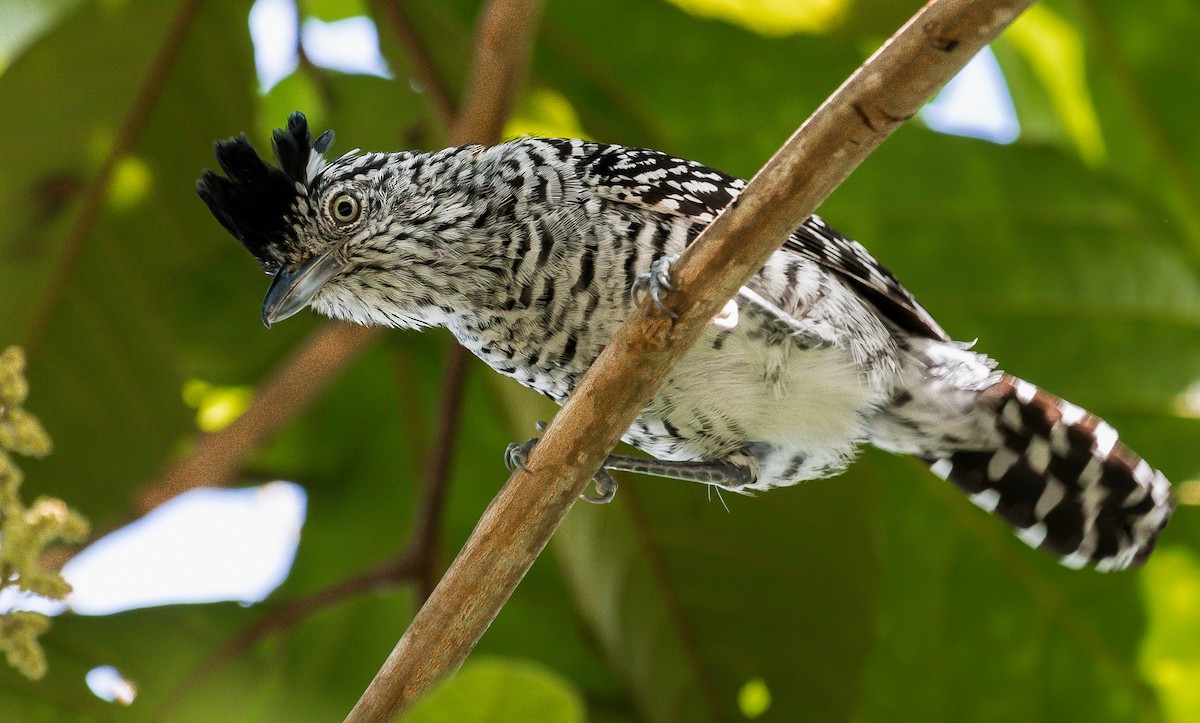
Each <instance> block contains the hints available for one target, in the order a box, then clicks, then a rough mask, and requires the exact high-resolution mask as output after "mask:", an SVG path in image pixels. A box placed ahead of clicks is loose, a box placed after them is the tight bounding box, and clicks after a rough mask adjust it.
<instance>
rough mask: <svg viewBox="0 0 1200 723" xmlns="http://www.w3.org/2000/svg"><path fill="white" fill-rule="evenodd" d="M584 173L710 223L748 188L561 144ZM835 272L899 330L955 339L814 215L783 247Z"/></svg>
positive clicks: (648, 203)
mask: <svg viewBox="0 0 1200 723" xmlns="http://www.w3.org/2000/svg"><path fill="white" fill-rule="evenodd" d="M558 143H560V144H565V145H564V146H562V149H563V151H567V152H569V153H570V154H571V155H572V156H574V159H575V161H576V162H577V163H580V164H581V167H582V168H583V172H584V173H583V175H584V178H583V180H584V182H585V183H586V184H588V185H589V186H590V187H591V191H592V193H594V194H596V195H597V196H599V197H601V198H605V199H608V200H610V201H615V202H618V203H627V204H632V205H637V206H640V207H642V208H645V209H648V210H651V211H654V212H657V213H662V214H668V215H672V216H681V217H686V218H689V219H692V220H694V221H696V222H698V223H701V224H707V223H711V222H712V220H713V219H714V218H716V216H717V214H718V213H720V211H721V209H723V208H725V206H727V205H728V204H729V202H730V201H732V200H733V199H734V198H736V197H737V195H738V194H739V193H741V191H742V189H744V188H745V187H746V182H745V181H743V180H742V179H740V178H735V177H733V176H730V175H729V174H727V173H722V172H721V171H718V170H715V169H713V168H709V167H708V166H705V165H704V164H702V163H697V162H695V161H688V160H684V159H682V158H676V157H674V156H670V155H667V154H666V153H662V152H660V151H655V150H650V149H645V148H624V147H622V146H611V145H600V144H595V143H588V142H585V141H558ZM783 248H784V250H786V251H790V252H792V253H795V254H798V255H800V256H802V257H804V258H805V259H808V260H809V261H811V262H813V263H815V264H817V265H819V266H821V267H823V268H825V269H828V270H829V271H831V272H833V273H834V274H836V275H837V276H839V277H840V278H842V279H843V280H844V281H845V282H846V283H848V284H849V285H850V286H852V287H853V288H854V289H855V290H857V291H858V292H859V293H861V294H862V295H863V296H864V297H865V298H867V299H868V300H870V301H871V303H872V304H874V305H875V307H876V308H878V309H879V311H880V313H881V314H883V316H884V317H886V318H887V319H889V320H890V321H891V322H892V323H894V324H896V326H898V327H900V328H902V329H904V330H906V331H909V332H911V333H913V334H917V335H920V336H926V337H929V338H932V339H939V340H943V341H948V340H949V338H950V337H949V336H948V335H947V334H946V332H945V331H943V330H942V328H941V327H940V326H939V325H938V323H937V322H936V321H934V320H933V317H932V316H930V315H929V313H928V312H927V311H925V309H923V308H922V307H921V305H920V304H918V303H917V301H916V299H914V298H913V295H912V294H911V293H909V291H908V289H906V288H904V286H903V285H902V284H901V283H900V282H899V281H898V280H897V279H896V277H895V276H893V275H892V273H891V272H890V271H888V270H887V268H886V267H884V266H883V264H881V263H879V262H878V261H877V260H876V259H875V258H874V257H873V256H871V254H870V252H868V251H867V250H866V248H864V247H863V246H862V244H859V243H858V242H857V241H854V240H852V239H849V238H847V237H845V236H843V235H842V234H840V233H838V232H837V231H835V230H834V229H833V228H831V227H830V226H829V225H828V224H826V223H825V221H824V220H822V219H821V218H820V217H819V216H811V217H809V218H808V220H806V221H805V222H804V224H803V225H802V226H801V227H800V228H798V229H796V231H795V232H794V233H793V234H792V236H791V238H789V239H788V240H787V241H786V242H785V243H784V245H783Z"/></svg>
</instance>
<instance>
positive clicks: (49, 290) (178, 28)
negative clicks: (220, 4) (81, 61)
mask: <svg viewBox="0 0 1200 723" xmlns="http://www.w3.org/2000/svg"><path fill="white" fill-rule="evenodd" d="M200 5H201V1H200V0H183V1H182V2H181V3H180V4H179V8H178V9H177V10H176V11H175V16H174V17H173V18H172V19H171V25H170V27H168V28H167V34H166V37H164V38H163V41H162V45H161V46H159V49H158V52H157V54H155V56H154V59H153V60H152V61H151V62H150V70H149V72H148V73H146V78H145V80H143V81H142V85H141V87H139V88H138V91H137V95H136V96H134V99H133V104H132V105H130V107H129V113H128V114H126V116H125V118H124V120H122V121H121V127H120V128H119V129H118V130H117V136H116V138H114V139H113V144H112V146H111V147H110V148H109V149H108V154H107V155H105V157H104V162H103V163H101V164H100V169H99V170H98V171H96V177H95V178H93V179H92V182H91V183H89V184H88V186H87V189H86V190H85V191H84V195H83V201H82V203H81V206H80V209H79V214H78V215H77V216H76V217H75V221H74V223H73V224H71V228H70V230H69V231H67V235H66V238H65V239H64V241H63V248H62V252H61V253H60V254H59V257H58V259H57V260H56V262H55V264H54V271H53V272H52V273H51V276H50V280H49V281H48V282H47V283H46V291H45V293H44V294H43V295H42V298H41V301H40V302H39V303H38V306H37V309H36V310H35V311H34V313H33V320H32V321H31V322H30V324H29V332H28V333H27V334H26V335H25V344H24V347H25V354H26V356H28V357H29V358H30V359H32V358H33V357H35V356H36V355H37V353H38V351H39V349H40V348H41V345H42V340H43V338H44V337H45V335H46V331H47V330H48V329H49V327H50V321H51V319H53V318H54V314H55V313H56V312H57V311H58V307H59V305H60V304H62V300H63V296H64V294H66V293H67V284H68V283H69V282H70V280H71V277H72V275H73V274H74V273H75V267H76V266H78V265H79V258H80V256H82V254H83V248H84V245H85V244H86V243H87V240H88V239H89V238H91V235H92V229H94V228H95V227H96V222H97V221H98V220H99V219H100V213H101V212H102V211H103V210H104V199H105V196H106V194H107V193H108V188H109V185H110V184H111V182H112V178H113V172H114V171H115V170H116V168H117V163H119V162H120V161H121V159H122V158H123V157H124V156H125V154H127V153H129V151H130V149H132V148H133V144H134V142H135V141H136V140H137V138H138V136H139V135H141V133H142V130H143V129H144V128H145V127H146V121H147V120H149V118H150V111H152V110H153V109H154V105H155V103H157V102H158V98H159V96H161V95H162V92H163V88H164V87H166V84H167V79H168V78H169V77H170V75H171V71H172V70H173V69H174V68H175V61H176V60H178V59H179V54H180V52H181V51H182V50H183V41H184V40H186V39H187V36H188V33H189V32H190V31H191V29H192V23H193V22H195V20H196V14H197V13H198V12H199V11H200Z"/></svg>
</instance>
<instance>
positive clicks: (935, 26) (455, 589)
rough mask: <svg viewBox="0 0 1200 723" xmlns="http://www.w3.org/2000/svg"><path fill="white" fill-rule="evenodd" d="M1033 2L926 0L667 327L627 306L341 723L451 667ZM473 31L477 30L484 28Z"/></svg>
mask: <svg viewBox="0 0 1200 723" xmlns="http://www.w3.org/2000/svg"><path fill="white" fill-rule="evenodd" d="M1032 4H1033V0H975V1H971V0H932V2H930V3H929V4H927V5H926V6H925V7H924V8H923V9H922V10H921V11H920V12H919V13H918V14H917V15H916V16H914V17H913V18H912V19H911V20H909V22H908V23H907V24H905V26H904V27H903V28H901V29H900V30H899V31H898V32H897V33H896V34H895V35H894V36H892V38H891V39H889V40H888V41H887V42H886V43H884V45H883V46H882V47H881V48H880V49H879V50H878V51H877V52H876V53H875V54H874V55H873V56H872V57H871V58H870V59H868V60H867V62H866V63H864V65H863V66H862V67H861V68H859V69H858V70H857V71H856V72H855V73H854V74H853V75H852V76H851V77H850V78H849V79H848V80H847V81H846V82H845V83H844V84H843V85H842V86H841V87H840V88H839V89H838V90H837V91H836V92H835V93H834V94H833V95H832V96H831V97H830V98H829V99H828V100H827V101H826V102H825V103H824V104H822V106H821V107H820V108H818V109H817V111H816V113H814V114H813V116H812V117H810V118H809V119H808V120H807V121H806V122H805V123H804V125H803V126H801V127H800V129H799V130H798V131H797V132H796V133H795V134H794V135H793V136H792V137H791V138H790V139H789V140H788V142H787V143H786V144H785V145H784V147H783V148H781V149H780V150H779V151H778V152H777V153H776V154H775V156H774V157H772V158H771V160H770V161H768V163H767V164H766V165H765V166H764V167H763V169H762V170H760V171H759V172H758V174H756V176H755V177H754V179H752V180H751V182H750V184H749V185H748V186H747V187H746V189H745V191H744V192H743V193H742V195H741V196H740V197H739V198H738V199H737V200H736V201H734V202H733V203H732V204H730V206H729V207H728V208H726V209H725V211H724V212H722V213H721V215H720V216H718V218H717V219H716V220H715V221H714V222H713V223H712V224H711V225H710V226H709V227H708V228H707V229H705V231H704V232H703V233H702V234H701V235H700V237H699V238H698V239H697V240H696V242H695V243H694V244H692V246H690V247H689V248H688V250H687V252H685V253H684V254H683V256H682V257H681V258H680V260H679V261H678V262H677V263H676V264H675V265H674V266H673V280H674V282H675V286H676V287H677V288H678V289H679V291H678V292H676V293H674V294H672V297H671V305H672V307H673V309H674V311H675V312H676V313H677V315H678V318H677V319H676V320H675V321H674V322H673V323H672V322H671V321H670V320H668V319H665V318H663V317H661V316H656V315H652V314H650V313H648V311H647V308H646V307H643V308H642V309H639V310H637V311H635V312H634V314H633V315H632V316H631V318H630V319H629V320H628V321H627V322H626V323H625V324H624V325H623V326H622V327H621V329H620V330H619V331H618V333H617V334H616V336H615V337H614V339H613V341H612V342H611V343H610V344H609V345H608V346H607V347H606V348H605V350H604V352H603V353H602V354H601V355H600V358H599V359H597V361H596V363H595V364H594V365H593V367H592V369H591V370H590V371H589V372H588V374H587V375H586V376H585V378H584V379H583V380H582V381H581V383H580V384H579V386H578V387H577V388H576V389H575V391H574V393H573V394H572V395H571V397H570V398H569V399H568V400H567V403H566V404H565V405H564V407H563V409H562V411H561V412H560V413H559V414H558V415H557V416H556V417H555V418H554V421H553V422H552V423H551V425H550V427H549V429H547V430H546V433H545V435H544V436H543V437H542V440H541V442H540V443H539V444H538V445H537V446H536V447H534V449H533V452H532V454H531V456H530V459H529V467H530V468H531V469H532V470H534V473H532V474H531V473H526V472H522V471H519V470H518V471H517V472H516V473H514V474H513V476H512V477H511V478H510V479H509V481H508V483H507V484H506V485H505V486H504V488H503V489H502V490H501V491H500V493H499V494H498V495H497V496H496V498H495V499H494V500H493V501H492V503H491V505H490V506H489V507H488V509H487V510H486V511H485V512H484V514H483V517H482V518H481V519H480V521H479V524H478V526H477V527H476V528H475V531H474V532H473V533H472V535H471V537H470V538H469V539H468V540H467V542H466V544H465V545H464V547H463V549H462V551H461V552H460V553H459V555H458V557H457V558H456V559H455V561H454V562H453V563H452V564H451V566H450V568H449V570H448V571H447V572H446V575H445V576H444V577H443V578H442V581H441V582H440V583H439V584H438V586H437V588H436V589H435V590H434V592H433V594H432V595H431V596H430V598H429V600H428V601H427V602H426V604H425V606H424V607H422V608H421V610H420V611H419V612H418V613H417V615H416V617H415V618H414V619H413V622H412V624H411V625H410V626H409V628H408V630H407V631H405V633H404V635H403V637H402V638H401V639H400V641H399V642H398V643H397V645H396V647H395V649H394V650H393V651H392V654H391V655H390V656H389V657H388V659H387V661H386V662H385V663H384V665H383V668H382V669H381V670H380V671H379V673H378V674H377V675H376V677H375V679H374V680H373V681H372V682H371V685H370V686H369V687H368V688H367V690H366V691H365V692H364V693H363V695H362V697H361V698H360V699H359V701H358V704H357V705H356V706H355V707H354V709H353V710H352V711H351V712H350V715H349V717H348V720H351V721H383V720H391V719H392V718H393V717H394V716H395V715H396V714H397V713H398V712H399V711H401V710H403V709H404V708H405V707H406V706H407V705H409V704H410V703H412V702H413V701H414V700H415V699H416V698H417V697H418V696H420V695H421V694H422V693H424V692H425V691H427V690H429V689H430V688H432V687H433V686H434V685H435V684H436V683H437V682H439V681H440V680H441V679H442V678H444V677H445V676H446V675H448V674H450V673H452V672H453V671H454V670H456V669H457V668H458V666H460V665H461V664H462V662H463V660H465V659H466V657H467V655H468V653H469V652H470V651H471V649H472V648H473V647H474V645H475V643H476V642H477V641H478V640H479V638H480V637H481V636H482V635H483V633H484V631H485V630H486V629H487V627H488V626H489V625H490V624H491V622H492V620H493V619H495V616H496V615H497V613H499V611H500V608H501V607H502V606H503V605H504V603H505V602H506V601H507V600H508V598H509V596H510V595H511V594H512V591H513V590H514V589H515V588H516V586H517V584H518V583H519V582H520V580H521V578H522V577H523V576H524V575H525V573H526V572H527V571H528V569H529V567H530V566H531V565H532V564H533V562H534V560H535V559H536V558H537V556H538V554H539V553H540V552H541V550H542V549H543V548H544V547H545V545H546V543H547V542H548V541H549V539H550V536H551V535H552V534H553V532H554V530H555V529H557V527H558V525H559V524H560V523H561V521H562V519H563V518H564V517H565V516H566V513H567V511H568V510H569V509H570V507H571V505H572V504H573V503H574V501H575V499H576V498H577V497H578V495H579V493H580V492H582V490H583V489H584V486H585V485H586V484H587V482H588V480H589V479H590V477H591V476H592V475H593V474H594V473H595V471H596V469H597V468H598V467H599V466H600V464H601V462H602V461H603V460H604V458H605V456H606V455H607V454H608V453H609V452H610V451H611V450H612V448H613V447H614V446H615V445H616V443H617V441H618V439H619V438H620V436H621V435H622V434H623V433H624V432H625V430H626V429H628V428H629V425H630V424H631V423H632V422H633V420H634V418H635V417H636V416H637V414H638V412H639V411H640V410H641V409H642V408H643V407H644V406H645V405H646V403H647V402H648V401H649V400H650V398H651V397H652V396H653V394H654V391H655V390H656V389H657V388H658V386H659V385H660V384H661V383H662V381H663V379H664V378H665V377H666V374H667V372H668V371H669V369H670V368H671V366H672V364H673V363H674V362H676V361H678V359H679V358H680V357H681V356H683V354H685V353H686V352H687V350H688V348H689V347H690V346H691V345H692V344H693V343H694V342H695V341H696V339H697V338H698V337H699V336H700V334H701V332H702V331H703V329H704V327H705V325H706V324H707V323H708V321H709V320H710V319H711V318H712V317H713V316H714V315H715V314H716V313H717V311H718V310H719V309H720V308H721V306H723V305H724V303H725V302H726V300H728V299H729V298H731V297H732V296H733V295H734V294H735V293H736V292H737V290H738V288H739V287H740V286H741V285H742V284H744V283H745V282H746V281H747V280H748V279H749V278H750V277H751V276H752V275H753V273H754V272H755V271H757V270H758V269H759V268H760V267H761V266H762V265H763V263H764V262H765V261H766V260H767V258H768V257H769V256H770V255H771V254H772V253H773V252H774V251H775V249H777V248H778V246H779V245H780V244H782V243H783V241H784V240H785V239H786V238H787V236H788V235H789V234H790V233H791V232H792V231H793V230H794V229H795V228H797V227H798V226H799V225H800V224H801V223H802V222H803V221H804V219H805V218H807V217H808V216H809V215H811V214H812V213H813V212H814V211H815V210H816V208H817V206H818V205H819V204H820V203H821V202H822V201H823V200H824V199H825V198H826V197H827V196H828V195H829V194H830V193H831V192H832V190H833V189H834V188H836V187H837V185H838V184H839V183H841V182H842V181H843V180H844V179H845V178H846V177H847V176H848V175H849V174H850V173H851V172H852V171H853V170H854V169H855V168H856V167H857V166H858V165H859V164H860V163H861V162H862V161H863V160H864V159H865V158H866V157H867V155H868V154H870V152H871V151H873V150H874V149H875V148H876V147H878V145H879V144H880V143H881V142H882V141H883V140H884V138H886V137H887V136H888V135H890V134H891V132H892V131H893V130H895V128H897V127H898V126H899V125H900V124H901V123H903V122H904V121H905V120H907V119H909V118H911V117H912V116H913V115H915V114H916V113H917V111H918V110H919V109H920V108H921V106H922V105H923V104H924V103H925V102H926V101H927V100H928V99H929V97H931V96H932V95H933V93H934V92H936V91H937V89H938V88H940V87H941V86H942V85H944V84H945V83H946V82H947V81H948V80H949V79H950V78H951V77H953V76H954V74H955V73H957V72H958V70H960V69H961V68H962V67H963V66H964V65H965V64H966V62H967V61H968V60H970V59H971V57H973V56H974V55H975V53H977V52H978V51H979V50H980V49H981V48H982V47H983V46H984V45H986V44H987V43H988V42H990V41H991V40H992V39H993V38H995V37H996V35H998V34H999V33H1000V31H1001V30H1003V29H1004V28H1005V27H1007V26H1008V25H1009V24H1010V23H1011V22H1012V21H1013V20H1014V19H1016V17H1017V15H1018V14H1019V13H1020V12H1021V11H1022V10H1024V9H1025V8H1027V7H1028V6H1030V5H1032ZM482 35H483V33H482V32H481V36H482Z"/></svg>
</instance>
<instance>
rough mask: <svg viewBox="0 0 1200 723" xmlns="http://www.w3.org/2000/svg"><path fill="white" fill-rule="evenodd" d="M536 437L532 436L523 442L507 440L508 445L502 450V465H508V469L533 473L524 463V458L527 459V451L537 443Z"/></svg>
mask: <svg viewBox="0 0 1200 723" xmlns="http://www.w3.org/2000/svg"><path fill="white" fill-rule="evenodd" d="M537 441H538V438H537V437H534V438H533V439H531V440H529V441H528V442H526V443H525V444H517V443H516V442H509V444H508V447H506V448H505V450H504V466H505V467H508V471H509V472H512V471H513V470H518V469H519V470H521V471H522V472H527V473H529V474H533V470H531V469H529V467H528V466H527V465H526V464H525V460H527V459H529V451H530V450H532V449H533V445H535V444H537Z"/></svg>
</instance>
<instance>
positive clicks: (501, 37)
mask: <svg viewBox="0 0 1200 723" xmlns="http://www.w3.org/2000/svg"><path fill="white" fill-rule="evenodd" d="M541 14H542V0H491V2H489V3H488V5H487V8H486V9H485V10H484V13H483V17H482V20H481V21H480V23H479V29H478V31H477V32H476V34H475V57H474V58H473V59H472V61H471V73H470V76H469V80H468V82H467V91H466V96H465V97H466V102H464V103H463V105H462V113H461V115H459V117H458V120H457V121H456V122H455V124H454V130H453V132H452V133H451V134H450V140H451V142H452V143H454V144H455V145H464V144H467V143H484V144H491V143H496V142H498V141H499V140H500V134H501V133H502V132H503V131H504V124H505V123H506V122H508V117H509V116H510V115H511V114H512V109H513V106H515V105H516V103H517V96H518V94H519V93H520V89H521V86H522V84H523V83H524V80H525V73H526V69H527V68H528V66H529V56H530V53H531V51H532V50H533V38H534V35H535V31H536V28H537V23H538V20H539V19H540V18H541Z"/></svg>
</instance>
